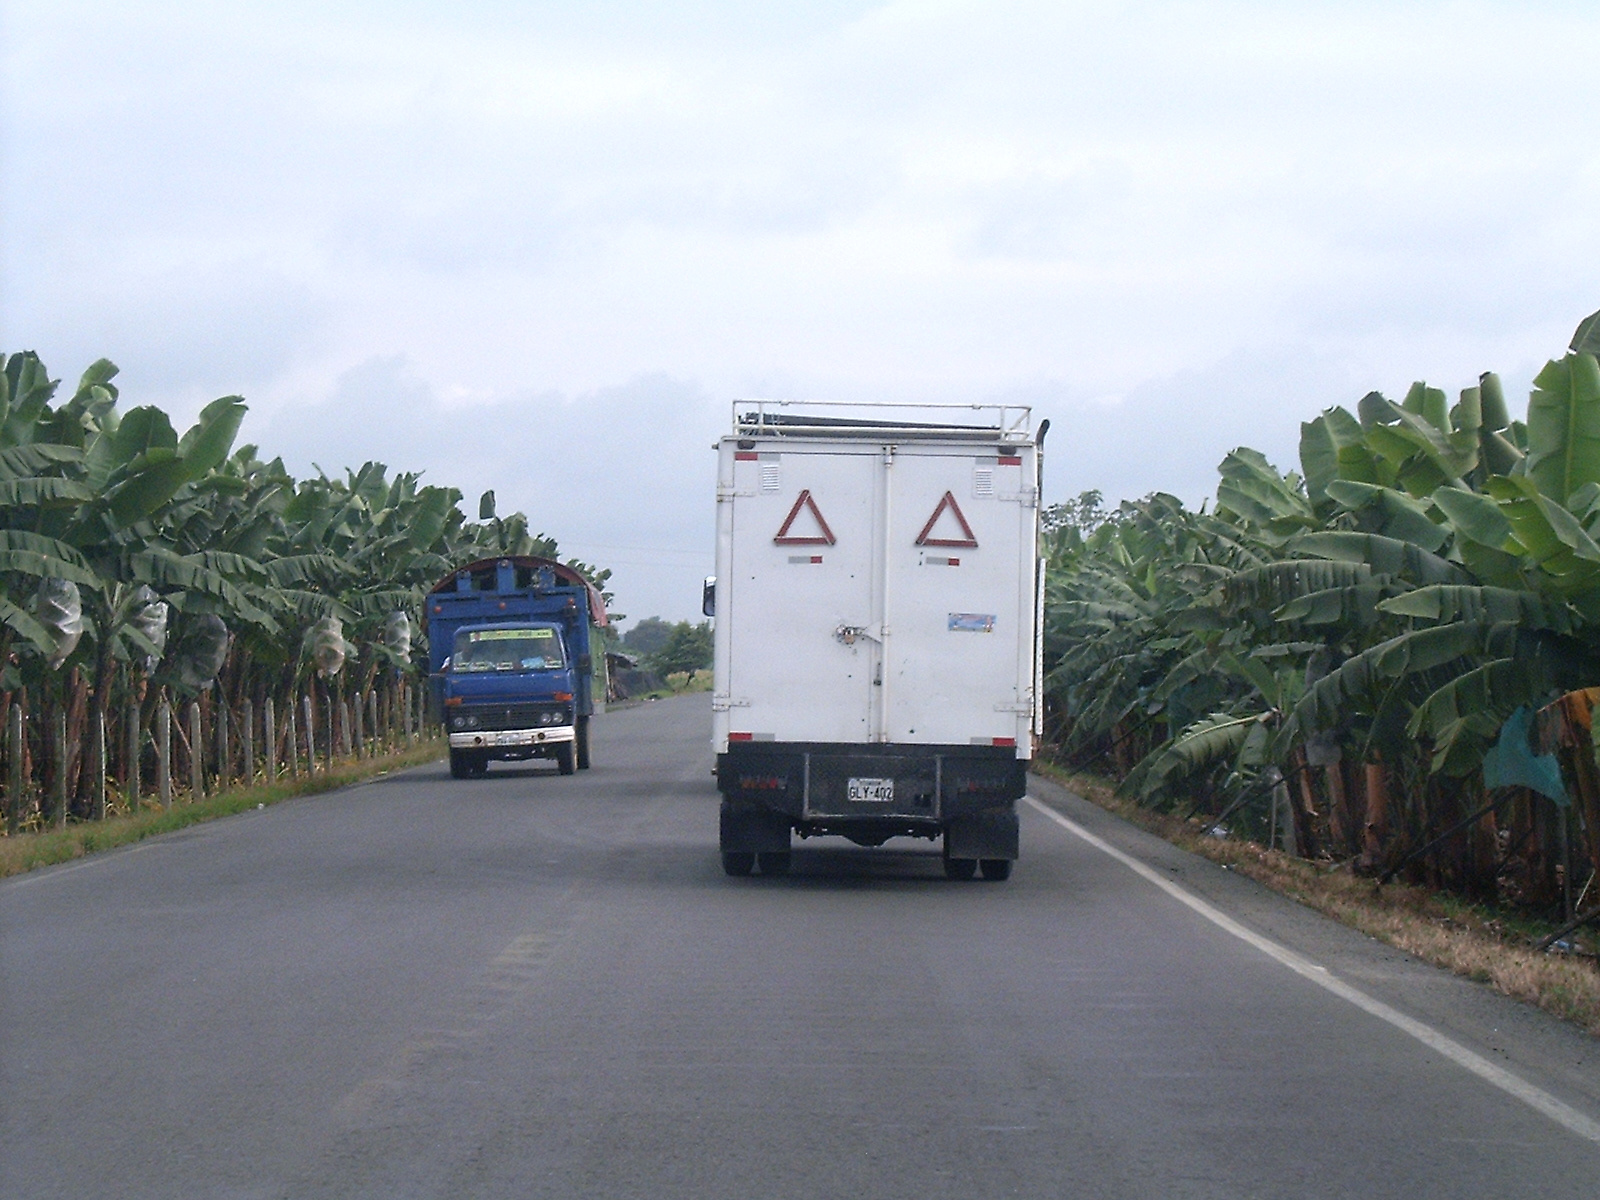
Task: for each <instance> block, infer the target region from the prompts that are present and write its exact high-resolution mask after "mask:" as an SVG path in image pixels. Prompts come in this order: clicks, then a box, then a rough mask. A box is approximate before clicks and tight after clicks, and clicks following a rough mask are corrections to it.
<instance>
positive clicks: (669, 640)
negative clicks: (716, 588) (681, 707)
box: [613, 617, 711, 700]
mask: <svg viewBox="0 0 1600 1200" xmlns="http://www.w3.org/2000/svg"><path fill="white" fill-rule="evenodd" d="M619 649H620V650H621V653H622V656H623V658H624V659H626V665H623V666H622V668H621V670H620V672H619V673H618V676H617V678H616V679H615V680H614V681H613V682H614V684H616V683H620V685H621V686H620V687H619V688H618V689H617V694H618V697H619V698H627V699H635V700H641V699H648V700H655V699H658V698H660V697H662V696H672V695H679V694H682V693H684V692H708V691H710V690H711V622H710V621H701V622H699V623H698V624H694V623H691V622H689V621H678V622H676V623H673V622H671V621H664V620H662V619H661V618H660V617H645V618H644V619H643V620H642V621H639V622H637V623H636V624H635V625H634V626H633V628H631V629H629V630H628V631H627V632H626V633H625V634H623V635H622V641H621V645H620V647H619Z"/></svg>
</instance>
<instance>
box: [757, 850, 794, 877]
mask: <svg viewBox="0 0 1600 1200" xmlns="http://www.w3.org/2000/svg"><path fill="white" fill-rule="evenodd" d="M756 861H757V862H758V863H760V864H761V873H762V874H763V875H787V874H788V873H789V852H788V851H787V850H766V851H763V852H761V853H759V854H757V855H756Z"/></svg>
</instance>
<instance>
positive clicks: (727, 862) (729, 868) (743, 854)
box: [722, 850, 756, 876]
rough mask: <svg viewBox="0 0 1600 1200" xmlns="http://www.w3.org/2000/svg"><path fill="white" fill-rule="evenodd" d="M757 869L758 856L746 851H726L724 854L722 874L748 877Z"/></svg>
mask: <svg viewBox="0 0 1600 1200" xmlns="http://www.w3.org/2000/svg"><path fill="white" fill-rule="evenodd" d="M755 868H756V856H755V855H754V854H752V853H750V852H749V851H746V850H724V851H723V852H722V873H723V874H724V875H735V876H738V875H748V874H750V872H751V871H753V870H755Z"/></svg>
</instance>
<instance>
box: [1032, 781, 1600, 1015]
mask: <svg viewBox="0 0 1600 1200" xmlns="http://www.w3.org/2000/svg"><path fill="white" fill-rule="evenodd" d="M1033 770H1035V771H1036V772H1037V773H1038V774H1040V775H1043V776H1044V777H1045V778H1047V779H1051V780H1054V781H1055V782H1056V783H1059V784H1061V785H1062V786H1063V787H1066V788H1069V789H1071V790H1072V791H1073V792H1074V793H1075V794H1077V795H1079V796H1082V797H1083V798H1084V799H1085V800H1088V801H1090V802H1091V803H1093V804H1095V805H1098V806H1099V807H1100V808H1103V809H1105V810H1106V811H1107V812H1111V813H1114V814H1116V815H1117V816H1119V817H1121V818H1123V819H1124V820H1126V821H1129V822H1131V823H1132V824H1134V825H1138V826H1139V827H1140V828H1142V829H1146V830H1148V831H1150V832H1151V833H1154V834H1156V835H1158V836H1160V837H1163V838H1165V839H1166V840H1167V841H1169V842H1171V843H1173V844H1174V845H1176V846H1179V847H1181V848H1182V849H1184V850H1188V851H1190V852H1191V853H1194V854H1198V855H1200V856H1201V857H1203V858H1208V859H1210V860H1211V861H1212V862H1214V863H1217V864H1219V865H1220V866H1224V867H1227V868H1229V869H1230V870H1234V871H1238V872H1239V874H1241V875H1248V876H1249V877H1250V878H1251V879H1254V880H1256V881H1257V882H1259V883H1262V884H1265V885H1266V886H1267V887H1269V888H1271V889H1272V890H1273V891H1275V892H1278V893H1280V894H1281V895H1284V896H1288V897H1289V898H1290V899H1293V900H1298V901H1299V902H1300V903H1301V904H1304V905H1306V906H1307V907H1309V908H1314V909H1316V910H1317V911H1318V912H1320V913H1324V914H1326V915H1327V916H1330V917H1332V918H1334V919H1335V920H1337V921H1341V922H1343V923H1344V924H1346V925H1349V926H1351V927H1352V928H1354V929H1359V930H1360V931H1361V932H1362V933H1365V934H1367V935H1368V936H1370V937H1375V938H1377V939H1379V940H1380V941H1384V942H1387V943H1389V945H1391V946H1394V947H1396V948H1398V949H1400V950H1404V951H1405V952H1406V953H1408V954H1413V955H1415V956H1416V957H1418V958H1420V959H1422V960H1423V961H1424V962H1429V963H1432V964H1433V965H1434V966H1438V967H1444V968H1445V969H1446V970H1449V971H1453V972H1455V973H1456V974H1457V975H1465V976H1466V977H1467V978H1468V979H1475V980H1477V981H1478V982H1480V983H1487V984H1488V985H1489V986H1491V987H1493V988H1494V989H1495V990H1496V991H1498V992H1502V993H1504V994H1505V995H1507V996H1512V997H1515V998H1516V999H1518V1000H1523V1001H1526V1002H1527V1003H1529V1004H1533V1005H1537V1006H1538V1007H1539V1008H1542V1009H1544V1010H1545V1011H1546V1012H1548V1013H1552V1014H1554V1015H1555V1016H1558V1017H1561V1018H1562V1019H1564V1020H1567V1021H1571V1022H1573V1023H1574V1024H1576V1025H1579V1026H1581V1027H1582V1028H1583V1029H1585V1030H1587V1031H1588V1032H1589V1033H1590V1034H1592V1035H1594V1036H1596V1037H1600V965H1597V964H1596V963H1594V962H1593V961H1590V960H1586V959H1581V958H1575V957H1568V956H1564V955H1558V954H1546V953H1542V952H1539V951H1535V950H1534V949H1533V945H1534V943H1535V942H1537V941H1538V940H1539V939H1540V938H1541V937H1543V936H1544V935H1546V934H1548V933H1550V932H1551V931H1552V930H1553V929H1554V926H1550V925H1541V924H1540V923H1539V922H1535V921H1529V920H1526V919H1524V918H1522V917H1518V916H1508V915H1507V914H1505V913H1500V912H1496V911H1494V910H1492V909H1490V908H1489V907H1488V906H1485V905H1481V904H1472V903H1469V902H1468V901H1465V900H1462V899H1461V898H1460V897H1456V896H1450V895H1447V894H1444V893H1440V892H1433V891H1429V890H1428V889H1426V888H1421V887H1414V886H1410V885H1407V884H1401V883H1387V884H1384V885H1383V886H1381V887H1380V886H1379V885H1378V882H1377V880H1375V879H1366V878H1362V877H1360V876H1357V875H1354V874H1352V873H1351V871H1350V870H1349V868H1348V867H1347V866H1345V867H1333V868H1331V869H1330V866H1329V864H1326V863H1316V862H1307V861H1306V860H1304V859H1299V858H1294V857H1292V856H1291V855H1288V854H1285V853H1283V852H1282V851H1281V850H1269V849H1267V848H1266V847H1264V846H1262V845H1260V844H1258V843H1256V842H1246V841H1239V840H1235V839H1233V838H1219V837H1213V836H1211V835H1210V834H1208V833H1207V832H1206V824H1205V823H1204V822H1202V821H1200V820H1189V821H1185V820H1182V819H1181V818H1179V817H1175V816H1172V815H1170V814H1168V813H1158V812H1151V811H1150V810H1149V809H1146V808H1141V807H1139V806H1138V805H1137V804H1134V803H1133V802H1132V801H1131V800H1128V799H1127V798H1125V797H1123V796H1119V795H1117V794H1116V790H1115V784H1114V783H1113V782H1112V781H1111V780H1108V779H1105V778H1103V777H1101V776H1097V775H1091V774H1087V773H1085V772H1081V771H1071V770H1067V769H1065V768H1062V767H1058V766H1055V765H1053V764H1050V763H1041V762H1038V761H1037V760H1036V761H1035V762H1034V764H1033Z"/></svg>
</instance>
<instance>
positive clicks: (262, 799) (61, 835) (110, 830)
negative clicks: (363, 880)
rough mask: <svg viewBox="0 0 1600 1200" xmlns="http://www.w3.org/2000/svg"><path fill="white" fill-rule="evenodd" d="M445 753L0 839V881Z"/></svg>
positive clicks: (348, 765) (361, 765)
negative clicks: (10, 876)
mask: <svg viewBox="0 0 1600 1200" xmlns="http://www.w3.org/2000/svg"><path fill="white" fill-rule="evenodd" d="M444 754H445V744H444V742H443V740H439V741H424V742H421V743H419V744H418V745H416V746H414V747H412V748H411V749H410V750H400V751H396V752H395V753H393V754H388V755H385V756H383V757H382V758H367V759H356V760H352V761H346V762H338V763H335V764H334V767H333V770H331V771H328V772H326V773H323V772H321V771H319V772H318V773H317V774H315V775H311V776H305V775H302V776H300V777H299V778H298V779H279V780H278V782H276V783H256V784H251V785H249V786H245V785H242V784H236V785H235V786H233V787H232V788H230V789H229V790H228V791H226V792H223V793H222V794H221V795H220V796H210V797H207V798H206V799H204V800H201V801H199V802H198V803H189V802H187V801H185V800H183V799H182V798H180V797H174V799H173V802H172V807H171V808H170V809H165V810H164V809H162V808H161V807H160V805H158V804H156V803H155V802H154V801H152V800H150V799H148V798H147V799H146V800H145V802H144V805H143V807H141V809H140V810H139V811H138V812H137V813H133V814H131V815H126V816H118V817H108V818H107V819H106V820H104V821H83V822H73V823H70V824H68V826H67V827H66V828H65V829H44V830H40V831H39V832H37V833H19V834H17V835H15V836H13V837H0V879H3V878H5V877H6V876H8V875H20V874H22V873H23V872H25V871H32V870H35V869H37V868H39V867H49V866H54V865H55V864H57V863H64V862H71V861H72V860H73V859H75V858H82V857H84V856H85V855H88V854H94V853H96V852H98V851H101V850H111V849H113V848H115V847H117V846H126V845H128V844H130V843H132V842H138V841H143V840H144V839H145V838H147V837H154V836H156V835H157V834H161V833H171V832H172V831H173V830H175V829H182V828H183V827H184V826H186V825H195V824H198V823H200V822H201V821H214V820H216V819H217V818H218V817H228V816H232V815H233V814H234V813H239V812H244V811H245V810H247V809H252V808H262V807H265V806H266V805H269V804H276V803H278V802H279V801H280V800H288V799H291V798H293V797H295V796H308V795H311V794H313V793H315V792H329V791H333V790H334V789H335V788H342V787H348V786H349V785H351V784H353V783H360V782H362V781H363V780H367V779H373V778H375V777H377V776H379V775H384V774H387V773H388V772H390V771H398V770H401V769H402V768H405V767H414V766H418V765H420V764H422V763H427V762H434V761H436V760H438V759H441V758H443V757H444Z"/></svg>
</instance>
